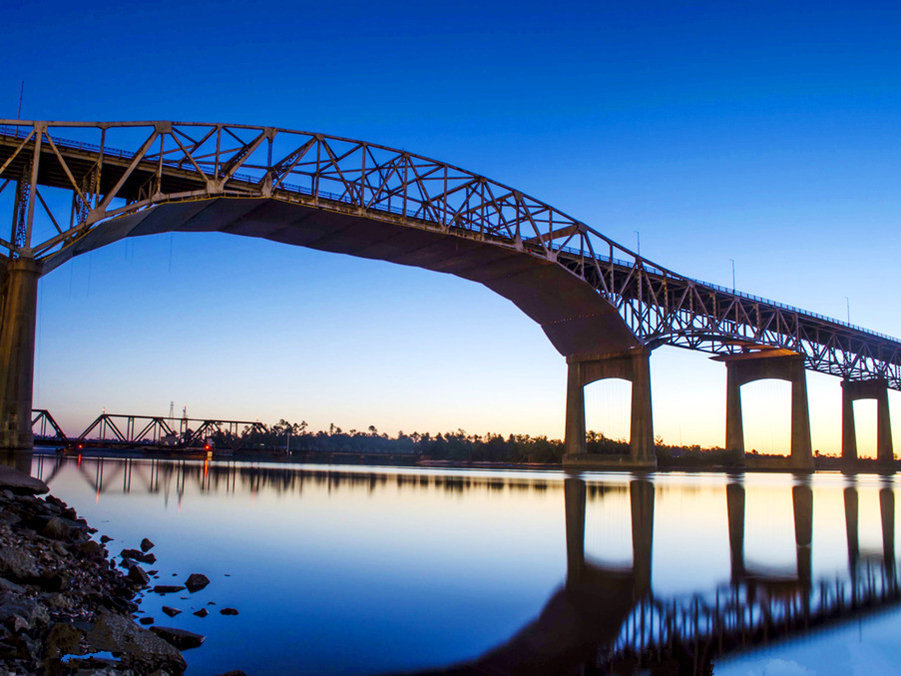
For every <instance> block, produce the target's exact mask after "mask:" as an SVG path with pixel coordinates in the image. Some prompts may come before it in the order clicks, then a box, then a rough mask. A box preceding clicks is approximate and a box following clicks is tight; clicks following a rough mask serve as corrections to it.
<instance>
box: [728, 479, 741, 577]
mask: <svg viewBox="0 0 901 676" xmlns="http://www.w3.org/2000/svg"><path fill="white" fill-rule="evenodd" d="M726 513H727V515H728V519H729V564H730V568H731V575H730V577H731V579H732V584H737V583H738V582H739V581H740V580H742V579H744V577H745V487H744V486H743V485H742V484H740V483H738V482H736V481H733V482H730V483H729V484H727V485H726Z"/></svg>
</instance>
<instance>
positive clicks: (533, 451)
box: [213, 418, 740, 467]
mask: <svg viewBox="0 0 901 676" xmlns="http://www.w3.org/2000/svg"><path fill="white" fill-rule="evenodd" d="M213 439H214V441H215V442H216V445H217V446H219V445H222V446H229V445H234V443H233V442H234V441H235V440H234V439H231V438H229V437H228V436H227V435H222V434H219V435H214V437H213ZM655 441H656V450H657V458H658V463H659V464H660V466H661V467H666V466H675V465H678V466H702V465H712V464H716V465H724V466H731V465H735V464H737V463H738V462H739V461H740V457H739V456H737V455H736V454H734V453H730V452H727V451H725V450H723V449H720V448H710V449H702V448H700V447H699V446H689V447H683V446H672V445H667V444H664V443H663V439H662V438H660V437H659V436H658V437H657V438H656V439H655ZM240 442H241V443H240V445H241V446H243V447H245V448H258V449H270V450H273V449H283V450H290V453H291V454H292V455H305V454H310V453H312V454H315V453H353V454H361V455H403V456H410V457H411V458H414V457H415V458H421V459H424V460H448V461H455V462H508V463H542V464H559V463H560V462H561V461H562V459H563V442H562V441H560V440H559V439H549V438H548V437H546V436H543V435H542V436H535V437H533V436H530V435H528V434H510V435H508V436H506V437H504V436H503V435H500V434H494V433H488V434H485V435H479V434H467V433H466V431H465V430H463V429H457V430H456V431H454V432H444V433H439V434H436V435H434V436H433V435H432V434H430V433H429V432H423V433H420V432H411V433H409V434H407V433H405V432H403V431H402V430H399V431H398V432H397V435H396V436H394V437H389V436H388V435H387V434H386V433H381V434H379V431H378V429H377V428H376V427H375V425H369V427H368V428H367V430H366V431H365V432H361V431H358V430H356V429H351V430H350V431H349V432H344V431H343V430H342V429H341V428H340V427H338V426H337V425H335V423H330V424H329V428H328V431H318V432H312V431H310V429H309V425H308V424H307V422H306V421H305V420H304V421H301V422H300V423H292V422H289V421H288V420H285V419H284V418H283V419H281V420H279V421H278V422H277V423H276V424H275V425H272V426H271V427H269V428H268V430H266V431H261V430H252V429H250V428H247V429H245V430H244V432H243V434H242V435H241V440H240ZM586 447H587V451H588V453H590V454H594V455H626V454H628V453H629V442H628V441H625V440H623V439H610V438H608V437H606V436H604V435H603V434H602V433H600V432H595V431H593V430H591V431H589V432H588V433H587V434H586Z"/></svg>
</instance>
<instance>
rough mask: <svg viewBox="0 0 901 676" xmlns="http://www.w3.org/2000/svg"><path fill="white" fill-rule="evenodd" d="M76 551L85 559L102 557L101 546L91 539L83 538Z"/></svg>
mask: <svg viewBox="0 0 901 676" xmlns="http://www.w3.org/2000/svg"><path fill="white" fill-rule="evenodd" d="M77 551H78V553H79V554H81V556H82V558H86V559H102V558H103V546H102V545H100V544H98V543H96V542H94V541H93V540H85V541H84V542H82V543H80V544H79V545H78V548H77Z"/></svg>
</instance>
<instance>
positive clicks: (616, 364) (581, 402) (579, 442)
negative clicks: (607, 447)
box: [563, 347, 657, 469]
mask: <svg viewBox="0 0 901 676" xmlns="http://www.w3.org/2000/svg"><path fill="white" fill-rule="evenodd" d="M650 356H651V351H650V350H649V349H647V348H643V347H639V348H635V349H633V350H629V351H627V352H620V353H616V354H612V355H604V356H601V357H598V358H594V359H576V358H574V357H568V358H567V380H566V425H565V434H566V436H565V440H564V457H563V464H564V465H565V466H569V467H584V468H590V467H611V466H617V467H633V468H646V469H653V468H655V467H656V466H657V455H656V453H655V452H654V421H653V415H652V410H651V367H650ZM606 378H621V379H623V380H628V381H629V382H630V383H632V411H631V423H630V436H629V449H630V453H629V456H628V457H621V456H602V455H597V454H591V455H589V454H588V449H587V446H586V440H585V435H586V428H585V386H586V385H588V384H590V383H593V382H595V381H597V380H604V379H606Z"/></svg>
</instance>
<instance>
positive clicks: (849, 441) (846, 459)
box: [842, 380, 857, 469]
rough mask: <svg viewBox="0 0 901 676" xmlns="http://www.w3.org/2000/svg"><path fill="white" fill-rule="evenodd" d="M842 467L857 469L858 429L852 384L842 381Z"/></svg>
mask: <svg viewBox="0 0 901 676" xmlns="http://www.w3.org/2000/svg"><path fill="white" fill-rule="evenodd" d="M842 465H843V466H844V467H845V468H846V469H855V468H856V467H857V428H856V427H855V425H854V396H853V393H852V388H851V383H849V382H848V381H847V380H843V381H842Z"/></svg>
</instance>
